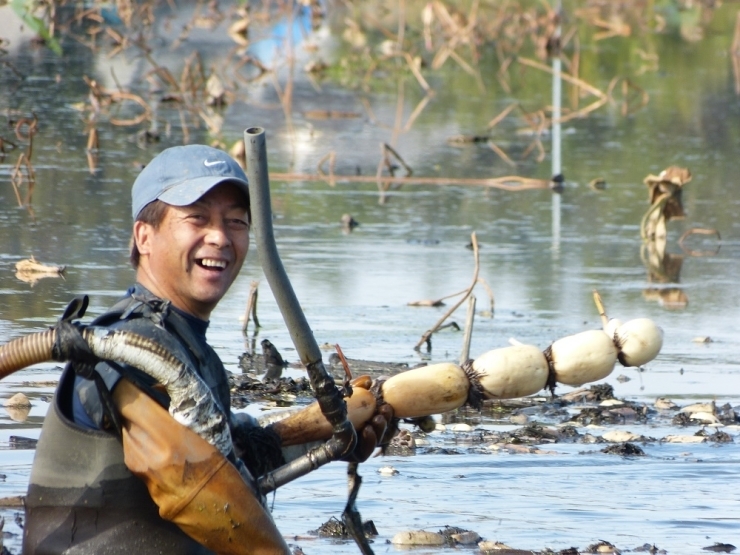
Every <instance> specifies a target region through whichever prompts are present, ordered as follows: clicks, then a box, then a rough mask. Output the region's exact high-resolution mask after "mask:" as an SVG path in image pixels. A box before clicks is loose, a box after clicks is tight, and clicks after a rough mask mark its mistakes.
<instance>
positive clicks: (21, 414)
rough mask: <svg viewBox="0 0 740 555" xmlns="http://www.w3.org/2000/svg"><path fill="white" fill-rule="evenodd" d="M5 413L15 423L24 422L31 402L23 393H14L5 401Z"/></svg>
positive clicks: (29, 410)
mask: <svg viewBox="0 0 740 555" xmlns="http://www.w3.org/2000/svg"><path fill="white" fill-rule="evenodd" d="M5 411H6V412H7V413H8V416H10V418H11V419H12V420H15V421H16V422H25V421H26V420H27V419H28V415H29V413H30V412H31V401H29V400H28V397H26V395H25V394H23V393H16V394H15V395H13V396H12V397H11V398H10V399H8V400H7V401H5Z"/></svg>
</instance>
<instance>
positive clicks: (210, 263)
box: [200, 258, 226, 269]
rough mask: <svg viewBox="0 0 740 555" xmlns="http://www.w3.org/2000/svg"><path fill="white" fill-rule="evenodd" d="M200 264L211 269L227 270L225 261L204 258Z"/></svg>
mask: <svg viewBox="0 0 740 555" xmlns="http://www.w3.org/2000/svg"><path fill="white" fill-rule="evenodd" d="M200 263H201V264H202V265H203V266H207V267H209V268H222V269H223V268H226V262H224V261H223V260H213V259H212V258H203V259H202V260H201V261H200Z"/></svg>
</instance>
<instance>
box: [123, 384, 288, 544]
mask: <svg viewBox="0 0 740 555" xmlns="http://www.w3.org/2000/svg"><path fill="white" fill-rule="evenodd" d="M113 400H114V402H115V404H116V406H117V407H118V409H119V410H120V412H121V416H122V417H123V422H124V428H123V453H124V461H125V463H126V466H127V467H128V469H129V470H130V471H131V472H132V473H133V474H134V475H136V476H138V477H139V478H140V479H141V480H142V481H143V482H144V483H145V484H146V486H147V488H148V489H149V494H150V495H151V496H152V499H153V500H154V502H155V503H156V504H157V506H158V507H159V514H160V516H161V517H162V518H164V519H165V520H169V521H171V522H174V523H175V524H177V526H179V527H180V529H181V530H183V532H185V533H186V534H187V535H188V536H190V537H191V538H193V539H194V540H196V541H197V542H199V543H201V544H202V545H204V546H205V547H207V548H209V549H210V550H212V551H214V552H216V553H218V554H224V555H226V554H235V555H236V554H254V555H286V554H290V550H289V548H288V546H287V545H286V543H285V541H284V540H283V538H282V536H281V535H280V532H279V531H278V529H277V527H276V526H275V523H274V522H273V520H272V517H271V516H270V514H269V513H268V512H267V511H266V510H265V509H264V508H263V507H262V505H260V503H259V501H258V500H257V498H256V497H255V496H254V494H253V493H252V490H251V489H250V488H249V486H248V485H247V484H246V483H245V482H244V480H243V479H242V477H241V476H240V475H239V472H238V471H237V470H236V468H235V467H234V466H233V465H232V464H231V463H230V462H228V461H227V460H226V458H225V457H224V456H223V455H222V454H221V453H220V452H219V451H218V450H217V449H216V448H215V447H213V446H212V445H210V444H209V443H208V442H206V441H205V440H204V439H202V438H201V437H200V436H198V435H197V434H196V433H195V432H193V431H191V430H189V429H188V428H186V427H185V426H183V425H181V424H180V423H178V422H177V421H175V420H174V419H173V418H172V416H170V414H169V413H168V412H167V411H166V410H165V409H163V408H162V407H161V406H160V405H159V404H158V403H157V402H155V401H154V400H153V399H151V398H150V397H149V396H147V395H146V394H145V393H143V392H142V391H141V390H140V389H138V388H137V387H136V386H134V385H133V384H132V383H131V382H129V381H127V380H125V379H124V380H121V382H119V384H118V385H117V386H116V388H115V390H114V393H113Z"/></svg>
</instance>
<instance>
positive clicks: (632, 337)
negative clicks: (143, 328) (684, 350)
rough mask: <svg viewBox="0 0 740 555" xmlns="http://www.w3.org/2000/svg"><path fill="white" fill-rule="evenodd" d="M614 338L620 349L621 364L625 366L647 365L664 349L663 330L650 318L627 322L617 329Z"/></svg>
mask: <svg viewBox="0 0 740 555" xmlns="http://www.w3.org/2000/svg"><path fill="white" fill-rule="evenodd" d="M613 337H614V341H615V343H616V345H617V348H619V362H621V363H622V365H624V366H642V365H643V364H647V363H648V362H650V361H651V360H653V359H654V358H655V357H656V356H658V353H659V352H660V349H661V347H663V330H662V329H661V328H660V327H659V326H658V325H657V324H656V323H655V322H653V321H652V320H650V319H649V318H637V319H635V320H629V321H628V322H625V323H624V324H622V325H620V326H619V327H617V329H616V331H615V333H614V336H613Z"/></svg>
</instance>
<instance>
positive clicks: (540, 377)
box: [473, 345, 549, 399]
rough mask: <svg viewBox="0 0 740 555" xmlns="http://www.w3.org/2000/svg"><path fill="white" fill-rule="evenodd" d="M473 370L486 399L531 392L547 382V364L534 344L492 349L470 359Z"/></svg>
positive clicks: (509, 397)
mask: <svg viewBox="0 0 740 555" xmlns="http://www.w3.org/2000/svg"><path fill="white" fill-rule="evenodd" d="M473 370H475V372H476V377H477V379H478V381H479V383H480V385H481V387H482V390H483V395H484V397H485V398H486V399H516V398H517V397H526V396H527V395H533V394H535V393H537V392H538V391H540V390H541V389H544V388H545V386H546V385H547V376H548V374H549V366H548V364H547V359H546V358H545V355H544V354H543V353H542V351H540V349H539V348H538V347H535V346H534V345H514V346H512V347H504V348H502V349H494V350H492V351H488V352H487V353H484V354H482V355H481V356H479V357H478V358H476V359H475V360H474V361H473Z"/></svg>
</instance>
